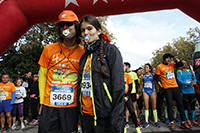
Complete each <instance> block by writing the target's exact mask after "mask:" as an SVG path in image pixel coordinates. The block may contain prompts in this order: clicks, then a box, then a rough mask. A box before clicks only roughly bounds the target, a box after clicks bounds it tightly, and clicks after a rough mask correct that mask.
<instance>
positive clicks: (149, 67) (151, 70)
mask: <svg viewBox="0 0 200 133" xmlns="http://www.w3.org/2000/svg"><path fill="white" fill-rule="evenodd" d="M146 65H147V66H149V69H150V72H151V71H152V67H151V65H150V64H149V63H146V64H145V65H144V67H145V66H146Z"/></svg>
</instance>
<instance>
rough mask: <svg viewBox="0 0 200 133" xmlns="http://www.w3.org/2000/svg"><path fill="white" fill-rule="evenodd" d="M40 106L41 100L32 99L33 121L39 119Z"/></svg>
mask: <svg viewBox="0 0 200 133" xmlns="http://www.w3.org/2000/svg"><path fill="white" fill-rule="evenodd" d="M38 104H39V100H37V99H33V98H31V114H32V119H35V120H36V119H37V117H38Z"/></svg>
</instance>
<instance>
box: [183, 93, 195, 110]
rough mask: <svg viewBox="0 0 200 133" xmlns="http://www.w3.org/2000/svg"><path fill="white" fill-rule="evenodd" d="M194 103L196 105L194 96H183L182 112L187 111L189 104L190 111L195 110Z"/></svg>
mask: <svg viewBox="0 0 200 133" xmlns="http://www.w3.org/2000/svg"><path fill="white" fill-rule="evenodd" d="M195 103H196V98H195V94H183V106H184V110H188V107H189V104H190V107H191V110H195Z"/></svg>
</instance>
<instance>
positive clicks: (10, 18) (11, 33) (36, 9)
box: [0, 0, 200, 55]
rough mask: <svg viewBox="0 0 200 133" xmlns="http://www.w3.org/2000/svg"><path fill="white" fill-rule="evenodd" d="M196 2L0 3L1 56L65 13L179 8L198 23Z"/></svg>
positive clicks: (53, 0)
mask: <svg viewBox="0 0 200 133" xmlns="http://www.w3.org/2000/svg"><path fill="white" fill-rule="evenodd" d="M199 7H200V1H199V0H0V45H1V47H0V55H2V54H3V53H4V52H5V51H6V50H7V49H8V48H10V47H11V46H12V45H13V44H14V43H15V42H16V41H17V40H18V39H19V38H20V37H21V36H22V35H23V34H24V33H25V32H26V31H27V30H29V29H30V28H31V27H32V25H33V24H36V23H42V22H53V21H57V17H58V15H59V14H60V12H62V10H64V9H70V10H73V11H74V12H75V13H76V14H77V15H78V17H79V18H82V17H83V16H85V15H87V14H90V15H94V16H107V15H115V14H125V13H135V12H146V11H155V10H164V9H174V8H178V9H180V10H181V11H183V12H184V13H186V14H187V15H189V16H191V17H192V18H194V19H195V20H197V21H199V22H200V15H199V14H200V8H199Z"/></svg>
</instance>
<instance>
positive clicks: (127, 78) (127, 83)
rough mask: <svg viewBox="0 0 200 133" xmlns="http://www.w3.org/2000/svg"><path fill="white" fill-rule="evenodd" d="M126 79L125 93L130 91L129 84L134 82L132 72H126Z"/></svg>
mask: <svg viewBox="0 0 200 133" xmlns="http://www.w3.org/2000/svg"><path fill="white" fill-rule="evenodd" d="M124 80H125V94H126V93H127V92H128V90H129V86H128V85H129V84H132V83H133V80H132V77H131V75H130V74H128V73H124Z"/></svg>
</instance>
